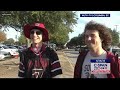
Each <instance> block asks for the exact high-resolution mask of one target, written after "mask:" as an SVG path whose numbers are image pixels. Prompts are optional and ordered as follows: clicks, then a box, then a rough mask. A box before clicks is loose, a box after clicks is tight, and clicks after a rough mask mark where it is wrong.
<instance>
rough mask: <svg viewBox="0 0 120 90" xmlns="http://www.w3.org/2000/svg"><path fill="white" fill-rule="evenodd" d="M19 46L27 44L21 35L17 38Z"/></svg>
mask: <svg viewBox="0 0 120 90" xmlns="http://www.w3.org/2000/svg"><path fill="white" fill-rule="evenodd" d="M18 40H19V43H20V45H23V44H26V43H27V39H26V38H25V36H24V35H23V34H21V36H20V37H19V38H18Z"/></svg>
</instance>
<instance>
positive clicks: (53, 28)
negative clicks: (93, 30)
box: [0, 11, 77, 44]
mask: <svg viewBox="0 0 120 90" xmlns="http://www.w3.org/2000/svg"><path fill="white" fill-rule="evenodd" d="M33 22H43V23H44V24H45V26H46V28H47V29H48V30H49V33H50V39H51V41H53V42H56V43H58V44H59V43H62V44H64V43H66V42H67V41H68V40H69V38H68V34H69V32H72V31H73V30H72V26H73V25H75V24H76V23H77V17H76V12H73V11H1V12H0V23H1V25H2V26H3V28H4V31H6V30H8V28H7V27H12V28H14V29H15V30H16V31H22V27H23V25H24V24H27V23H33ZM62 32H64V34H63V33H62ZM56 37H58V38H56Z"/></svg>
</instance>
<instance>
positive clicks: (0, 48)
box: [0, 45, 19, 57]
mask: <svg viewBox="0 0 120 90" xmlns="http://www.w3.org/2000/svg"><path fill="white" fill-rule="evenodd" d="M0 52H4V53H9V54H10V55H11V56H13V57H14V56H17V55H19V53H18V50H17V49H12V48H9V47H7V46H5V45H0Z"/></svg>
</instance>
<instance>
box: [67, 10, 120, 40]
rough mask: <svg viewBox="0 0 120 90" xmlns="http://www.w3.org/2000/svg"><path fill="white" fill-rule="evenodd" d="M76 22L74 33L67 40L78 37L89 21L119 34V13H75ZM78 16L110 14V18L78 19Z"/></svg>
mask: <svg viewBox="0 0 120 90" xmlns="http://www.w3.org/2000/svg"><path fill="white" fill-rule="evenodd" d="M76 14H77V16H78V18H79V19H78V21H77V23H78V24H76V26H74V29H73V30H74V32H73V33H69V38H70V39H71V38H73V37H75V36H78V35H79V34H81V33H82V32H83V31H84V27H85V24H86V23H87V22H89V21H91V20H94V21H96V22H98V23H101V24H104V25H106V26H107V27H109V28H111V29H116V25H117V31H119V32H120V11H77V13H76ZM80 14H110V17H80Z"/></svg>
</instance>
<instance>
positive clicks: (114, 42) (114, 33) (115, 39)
mask: <svg viewBox="0 0 120 90" xmlns="http://www.w3.org/2000/svg"><path fill="white" fill-rule="evenodd" d="M109 30H110V33H111V35H112V45H113V46H114V45H118V43H119V32H117V31H116V30H115V29H114V30H111V29H110V28H109Z"/></svg>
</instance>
